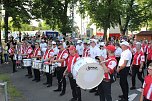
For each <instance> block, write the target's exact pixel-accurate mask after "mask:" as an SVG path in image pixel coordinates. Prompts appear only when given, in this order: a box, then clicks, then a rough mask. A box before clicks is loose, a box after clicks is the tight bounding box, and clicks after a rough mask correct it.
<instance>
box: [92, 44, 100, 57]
mask: <svg viewBox="0 0 152 101" xmlns="http://www.w3.org/2000/svg"><path fill="white" fill-rule="evenodd" d="M89 55H90V57H91V58H94V59H95V57H96V56H100V49H99V47H97V46H95V47H94V48H93V47H91V46H90V51H89Z"/></svg>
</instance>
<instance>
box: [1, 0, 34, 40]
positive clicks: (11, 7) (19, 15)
mask: <svg viewBox="0 0 152 101" xmlns="http://www.w3.org/2000/svg"><path fill="white" fill-rule="evenodd" d="M2 3H3V4H4V9H5V18H4V22H5V25H4V26H5V42H7V41H8V18H9V17H12V19H13V20H12V21H13V22H14V24H13V26H15V27H18V28H21V26H20V22H21V21H22V22H24V23H28V22H29V21H30V18H31V16H30V10H31V9H30V6H31V3H32V2H31V1H30V0H3V2H2Z"/></svg>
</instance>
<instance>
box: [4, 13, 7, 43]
mask: <svg viewBox="0 0 152 101" xmlns="http://www.w3.org/2000/svg"><path fill="white" fill-rule="evenodd" d="M4 22H5V26H4V27H5V42H8V12H7V10H5V18H4Z"/></svg>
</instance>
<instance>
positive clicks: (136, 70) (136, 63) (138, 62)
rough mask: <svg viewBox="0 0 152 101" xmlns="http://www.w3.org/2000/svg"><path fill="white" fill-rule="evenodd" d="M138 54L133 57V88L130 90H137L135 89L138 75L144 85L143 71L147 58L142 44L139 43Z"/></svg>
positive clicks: (137, 45)
mask: <svg viewBox="0 0 152 101" xmlns="http://www.w3.org/2000/svg"><path fill="white" fill-rule="evenodd" d="M136 50H137V51H136V53H135V54H134V57H133V62H132V68H131V69H132V87H131V88H130V90H133V89H136V87H135V78H136V74H137V76H138V79H139V80H140V81H141V83H142V84H143V82H144V79H143V78H142V70H143V64H144V62H145V56H144V53H143V52H142V51H141V43H140V42H137V43H136Z"/></svg>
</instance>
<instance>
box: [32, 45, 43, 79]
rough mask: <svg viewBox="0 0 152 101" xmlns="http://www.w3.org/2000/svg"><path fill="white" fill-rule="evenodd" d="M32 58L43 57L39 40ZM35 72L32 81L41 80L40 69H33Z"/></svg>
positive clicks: (38, 58)
mask: <svg viewBox="0 0 152 101" xmlns="http://www.w3.org/2000/svg"><path fill="white" fill-rule="evenodd" d="M32 58H36V60H40V58H41V49H40V45H39V43H38V42H36V43H35V49H34V52H33V57H32ZM33 72H34V79H33V80H32V81H36V82H39V81H40V71H39V69H33Z"/></svg>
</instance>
